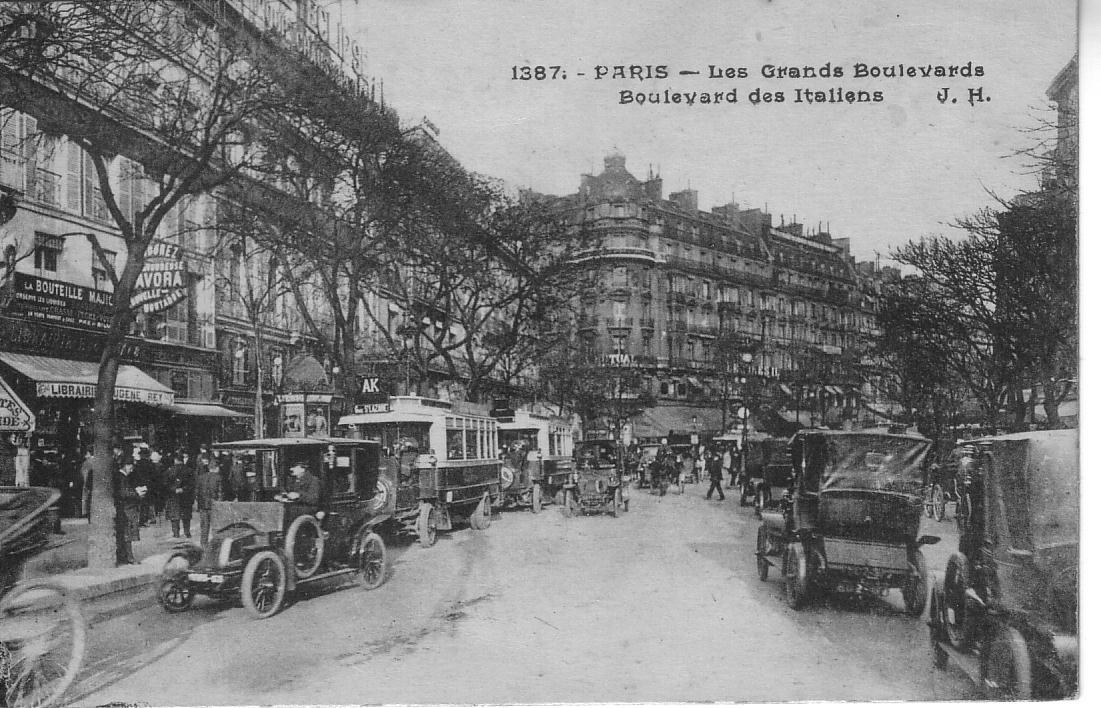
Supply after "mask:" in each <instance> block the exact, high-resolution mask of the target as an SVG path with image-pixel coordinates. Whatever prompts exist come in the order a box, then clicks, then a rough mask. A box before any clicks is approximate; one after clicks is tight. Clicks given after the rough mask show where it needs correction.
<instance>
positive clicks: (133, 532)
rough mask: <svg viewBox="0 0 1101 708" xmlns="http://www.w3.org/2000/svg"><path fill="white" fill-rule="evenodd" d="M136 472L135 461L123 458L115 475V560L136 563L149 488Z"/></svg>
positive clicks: (119, 562) (120, 563) (122, 563)
mask: <svg viewBox="0 0 1101 708" xmlns="http://www.w3.org/2000/svg"><path fill="white" fill-rule="evenodd" d="M138 481H139V480H138V479H137V476H136V475H135V474H134V463H133V462H132V461H130V460H123V462H122V464H121V465H120V466H119V468H118V470H117V473H116V475H115V560H116V561H117V562H118V564H119V565H127V564H131V565H132V564H135V563H137V560H135V558H134V541H139V540H141V531H140V529H141V501H142V499H144V498H145V495H146V492H147V491H148V489H147V488H146V487H145V486H144V485H141V484H137V482H138Z"/></svg>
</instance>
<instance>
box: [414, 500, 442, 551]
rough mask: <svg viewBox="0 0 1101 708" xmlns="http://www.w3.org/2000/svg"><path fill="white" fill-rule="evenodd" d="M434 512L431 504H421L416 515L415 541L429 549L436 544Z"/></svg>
mask: <svg viewBox="0 0 1101 708" xmlns="http://www.w3.org/2000/svg"><path fill="white" fill-rule="evenodd" d="M436 526H437V522H436V510H435V508H434V507H433V506H432V505H431V504H427V503H424V504H421V509H420V512H418V514H417V540H419V541H420V544H421V546H423V547H424V548H430V547H431V546H433V545H435V543H436Z"/></svg>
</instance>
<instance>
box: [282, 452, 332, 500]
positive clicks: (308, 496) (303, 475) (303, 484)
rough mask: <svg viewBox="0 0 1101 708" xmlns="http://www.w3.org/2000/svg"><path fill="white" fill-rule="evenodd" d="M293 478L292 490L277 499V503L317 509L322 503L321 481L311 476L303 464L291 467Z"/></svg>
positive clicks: (296, 463) (299, 463)
mask: <svg viewBox="0 0 1101 708" xmlns="http://www.w3.org/2000/svg"><path fill="white" fill-rule="evenodd" d="M291 476H292V477H294V479H292V480H291V484H290V489H288V490H287V492H286V493H285V494H280V495H279V496H278V497H276V501H281V502H294V503H296V504H304V505H305V506H308V507H317V505H318V504H320V503H321V480H319V479H318V478H317V477H315V476H313V475H312V474H310V472H309V470H307V469H306V465H305V463H302V462H295V463H294V464H293V465H291Z"/></svg>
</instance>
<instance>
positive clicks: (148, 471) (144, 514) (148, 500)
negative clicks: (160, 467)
mask: <svg viewBox="0 0 1101 708" xmlns="http://www.w3.org/2000/svg"><path fill="white" fill-rule="evenodd" d="M157 476H158V475H157V469H156V465H154V464H153V451H152V450H150V449H149V446H148V445H146V444H144V443H143V444H142V445H141V446H140V447H139V448H138V461H137V462H135V463H134V479H135V480H136V482H135V484H138V485H140V486H143V487H145V488H146V489H147V490H153V489H155V488H156V485H157ZM154 495H155V492H153V493H151V494H146V495H145V496H143V497H142V499H141V525H142V526H149V525H150V524H152V523H155V522H156V519H155V518H154V517H153V497H154Z"/></svg>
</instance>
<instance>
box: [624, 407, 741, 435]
mask: <svg viewBox="0 0 1101 708" xmlns="http://www.w3.org/2000/svg"><path fill="white" fill-rule="evenodd" d="M734 416H735V413H734V412H732V411H728V412H727V422H728V423H729V422H731V421H733V420H734ZM693 418H695V419H696V424H695V425H694V426H693V424H692V419H693ZM632 423H633V424H634V430H633V432H634V436H635V437H637V438H659V437H662V436H665V435H669V434H670V433H674V434H689V435H690V434H692V433H715V432H720V431H721V430H722V424H723V414H722V411H721V410H719V409H716V408H694V407H692V406H655V407H653V408H649V409H647V410H646V412H644V413H643V414H642V415H640V416H638V417H637V418H635V419H634V420H633V421H632Z"/></svg>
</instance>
